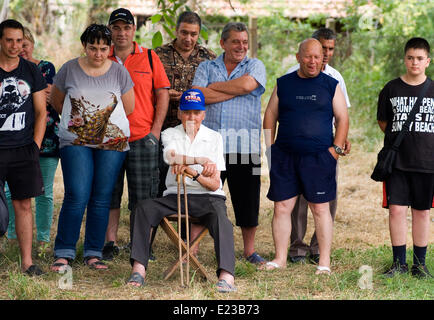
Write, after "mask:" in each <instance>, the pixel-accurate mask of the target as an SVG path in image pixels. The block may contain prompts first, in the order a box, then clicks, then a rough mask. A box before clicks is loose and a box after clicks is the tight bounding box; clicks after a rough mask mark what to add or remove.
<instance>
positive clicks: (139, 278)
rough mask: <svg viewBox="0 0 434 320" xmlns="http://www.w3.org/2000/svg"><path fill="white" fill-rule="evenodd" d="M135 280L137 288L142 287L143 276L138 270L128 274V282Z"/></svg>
mask: <svg viewBox="0 0 434 320" xmlns="http://www.w3.org/2000/svg"><path fill="white" fill-rule="evenodd" d="M133 282H136V283H138V284H139V288H140V287H143V286H144V285H145V278H143V277H142V275H141V274H140V273H138V272H133V273H132V274H131V276H130V278H129V279H128V281H127V284H128V283H133Z"/></svg>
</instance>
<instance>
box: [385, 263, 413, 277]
mask: <svg viewBox="0 0 434 320" xmlns="http://www.w3.org/2000/svg"><path fill="white" fill-rule="evenodd" d="M407 272H408V264H399V263H398V262H394V263H393V264H392V266H391V267H390V269H389V270H387V271H386V272H384V273H383V275H384V276H385V277H386V278H392V277H394V276H395V275H396V274H397V273H399V274H404V273H407Z"/></svg>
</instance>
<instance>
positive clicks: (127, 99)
mask: <svg viewBox="0 0 434 320" xmlns="http://www.w3.org/2000/svg"><path fill="white" fill-rule="evenodd" d="M121 99H122V104H123V105H124V110H125V114H126V115H127V116H128V115H129V114H131V113H132V112H133V111H134V103H135V97H134V88H131V89H130V90H128V91H127V92H125V93H124V94H123V95H122V97H121Z"/></svg>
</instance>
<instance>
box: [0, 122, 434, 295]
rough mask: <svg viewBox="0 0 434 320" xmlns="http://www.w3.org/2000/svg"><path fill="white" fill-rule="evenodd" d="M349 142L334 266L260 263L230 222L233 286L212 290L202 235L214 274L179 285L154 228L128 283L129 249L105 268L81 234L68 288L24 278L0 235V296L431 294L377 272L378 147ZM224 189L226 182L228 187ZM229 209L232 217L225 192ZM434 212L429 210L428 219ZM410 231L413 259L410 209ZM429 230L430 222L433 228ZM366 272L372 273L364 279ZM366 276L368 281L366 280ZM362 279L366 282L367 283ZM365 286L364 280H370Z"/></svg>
mask: <svg viewBox="0 0 434 320" xmlns="http://www.w3.org/2000/svg"><path fill="white" fill-rule="evenodd" d="M351 134H352V136H351V139H352V141H353V150H352V153H351V155H350V156H348V157H345V158H342V159H341V160H340V166H339V205H338V212H337V215H336V221H335V225H334V237H333V253H332V269H333V274H332V276H330V277H327V276H321V277H318V276H315V275H314V270H315V268H314V266H313V265H311V264H304V265H302V264H297V265H294V264H291V263H289V262H288V266H287V268H286V269H285V270H275V271H269V272H267V271H257V270H256V268H255V267H254V266H253V265H251V264H249V263H247V262H245V261H243V259H242V257H241V255H242V242H241V232H240V230H239V228H234V237H235V250H236V258H237V262H236V285H237V287H238V291H237V292H236V293H232V294H226V295H224V294H219V293H216V291H215V290H214V283H215V281H216V277H215V267H216V260H215V255H214V249H213V243H212V239H211V238H210V237H209V236H207V237H206V238H205V239H204V240H203V241H202V244H201V248H200V252H199V260H200V261H201V262H202V263H203V264H204V265H205V267H206V269H207V271H208V272H209V274H210V275H212V277H213V281H212V282H210V283H207V282H203V281H200V279H199V277H198V276H196V274H195V273H193V272H192V277H193V280H192V281H191V286H190V287H189V288H181V287H180V284H179V273H178V272H176V273H175V275H174V276H173V277H172V278H170V279H169V280H167V281H164V280H163V276H162V273H163V271H164V270H165V269H166V267H167V266H168V265H169V263H170V262H171V261H172V260H173V259H174V258H176V257H177V248H176V247H175V246H173V245H172V244H171V242H169V240H168V239H167V238H166V236H165V235H164V234H163V232H161V231H160V232H159V233H158V234H157V238H156V242H155V247H154V251H155V255H156V257H157V261H155V262H151V263H150V264H149V270H148V277H147V285H146V286H145V287H143V288H141V289H135V288H130V287H129V286H126V285H125V281H126V279H127V278H128V276H129V274H130V265H129V254H128V252H127V251H126V250H122V251H121V253H120V255H119V256H117V257H116V258H115V260H113V261H112V262H109V263H108V264H109V270H107V271H93V270H89V269H88V268H87V267H85V266H84V265H83V264H82V250H83V249H82V239H81V240H80V242H79V244H78V257H77V259H76V261H75V262H74V264H73V266H72V267H73V269H72V270H73V271H72V278H71V284H72V287H71V288H66V289H62V288H65V285H67V284H68V281H67V279H68V274H67V275H59V274H54V273H48V274H47V275H45V276H43V277H40V278H29V277H27V276H24V275H22V274H21V273H20V267H19V264H20V261H19V251H18V248H17V247H16V245H15V244H12V243H10V242H8V241H7V240H6V239H4V238H3V239H0V287H1V288H2V290H0V299H46V300H53V299H64V300H88V299H96V300H100V299H113V300H118V299H122V300H135V299H145V300H160V299H161V300H177V299H181V300H183V299H191V300H214V299H234V300H245V299H247V300H250V299H254V300H263V299H265V300H275V299H280V300H283V299H284V300H293V299H295V300H299V299H301V300H305V299H309V300H310V299H318V300H322V299H333V300H371V299H382V300H383V299H384V300H390V299H399V300H401V299H405V300H407V299H408V300H413V299H417V300H433V299H434V280H432V279H431V280H418V279H415V278H413V277H412V276H410V275H403V276H398V277H395V278H393V279H385V278H383V277H382V276H381V272H382V271H383V270H384V269H385V268H386V267H388V266H389V265H390V264H391V254H392V253H391V248H390V245H389V244H390V239H389V231H388V212H387V211H386V210H384V209H382V208H381V207H380V204H381V195H382V193H381V185H380V184H379V183H375V182H373V181H372V180H370V179H369V174H370V172H371V170H372V168H373V166H374V163H375V156H376V153H374V152H367V151H366V148H365V147H363V145H361V144H357V141H358V140H359V139H360V135H362V133H361V132H359V131H357V130H352V132H351ZM264 173H265V174H264V175H263V176H262V183H263V185H262V194H261V212H260V226H259V228H258V233H257V238H256V247H257V251H258V253H259V254H261V255H262V256H264V257H265V258H267V259H272V258H273V252H274V246H273V241H272V236H271V219H272V214H273V209H272V208H273V204H272V202H270V201H269V200H268V199H267V198H266V193H267V191H268V176H267V175H266V168H264ZM61 179H62V178H61V172H60V170H59V171H58V174H57V176H56V181H55V184H56V191H55V202H56V208H55V212H56V217H55V221H54V223H53V231H52V238H53V240H54V237H55V230H56V226H57V214H58V212H59V210H60V206H61V201H62V197H63V185H62V180H61ZM226 191H227V190H226ZM227 204H228V215H229V217H230V219H231V221H234V215H233V211H232V207H231V205H230V200H229V199H228V202H227ZM432 218H433V217H432V216H431V221H433V219H432ZM128 221H129V219H128V214H127V212H126V210H125V209H123V215H122V218H121V228H120V232H119V242H120V245H121V246H122V245H125V244H126V243H127V242H128V240H129V235H128V230H129V229H128ZM408 222H409V233H408V242H407V247H408V248H409V249H408V250H407V260H408V262H409V264H410V265H411V263H412V251H411V248H412V241H411V230H410V229H411V215H409V216H408ZM308 224H309V226H308V232H307V236H308V237H310V235H311V234H312V232H313V228H312V226H313V219H312V216H311V214H309V221H308ZM431 230H432V228H431ZM433 240H434V235H433V232H431V233H430V243H431V245H430V246H429V248H428V259H427V265H428V267H429V268H430V270H431V271H434V255H433V253H434V245H433ZM52 246H53V243H51V246H50V248H48V249H47V251H46V252H45V253H42V254H38V253H37V251H36V249H35V250H34V251H35V253H34V255H35V259H36V261H37V263H38V264H40V265H41V266H42V268H43V269H44V270H48V268H49V266H50V264H51V263H52V261H53V259H52ZM362 266H369V267H368V268H371V270H372V289H369V288H366V289H362V288H361V287H363V285H361V283H360V282H361V278H363V279H364V278H366V277H367V278H369V276H370V273H369V270H368V271H366V272H359V268H360V267H362ZM368 280H369V279H368ZM368 283H370V282H368ZM365 287H366V285H365ZM368 287H369V286H368Z"/></svg>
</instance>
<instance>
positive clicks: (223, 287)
mask: <svg viewBox="0 0 434 320" xmlns="http://www.w3.org/2000/svg"><path fill="white" fill-rule="evenodd" d="M216 287H217V291H218V292H220V293H228V292H236V291H237V288H236V287H235V286H231V285H230V284H229V283H227V282H226V280H219V281H218V282H217V285H216Z"/></svg>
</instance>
